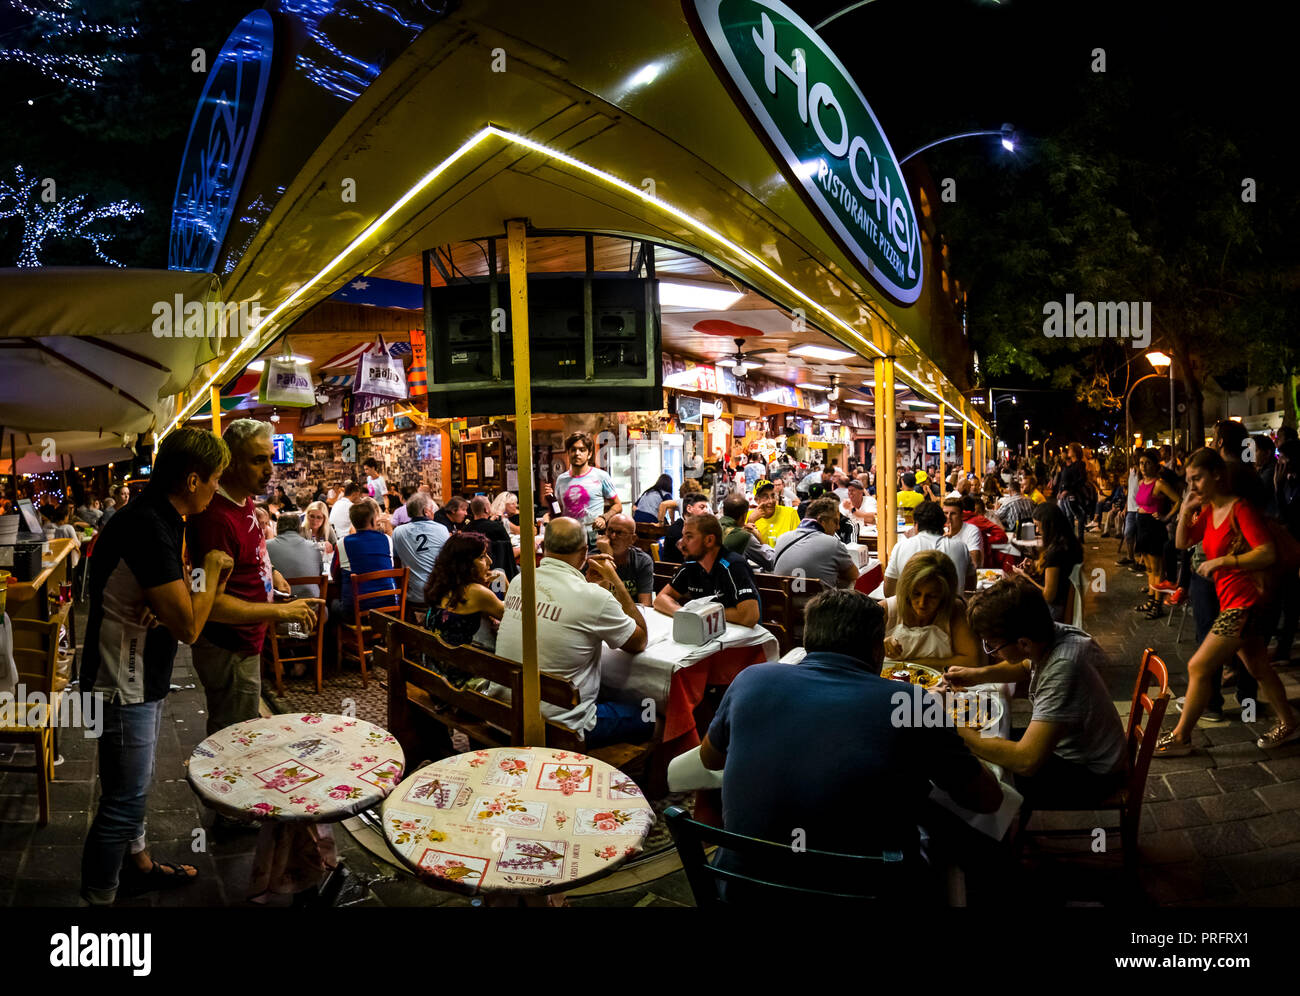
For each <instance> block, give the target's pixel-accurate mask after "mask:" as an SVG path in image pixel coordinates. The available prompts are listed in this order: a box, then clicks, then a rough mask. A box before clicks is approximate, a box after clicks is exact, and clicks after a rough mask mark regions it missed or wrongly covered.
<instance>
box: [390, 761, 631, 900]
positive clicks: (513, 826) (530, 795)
mask: <svg viewBox="0 0 1300 996" xmlns="http://www.w3.org/2000/svg"><path fill="white" fill-rule="evenodd" d="M383 819H384V836H385V837H386V838H387V840H388V846H389V847H390V848H392V849H393V851H394V852H396V854H397V855H398V857H400V858H401V859H402V862H403V863H404V864H406V865H407V866H408V867H410V868H411V870H412V871H414V872H415V873H416V874H417V875H418V876H420V877H421V878H422V879H423V880H424V881H425V882H427V883H428V884H430V885H433V886H434V887H436V888H443V889H451V890H454V891H458V892H471V893H472V892H480V891H482V892H516V893H545V892H559V891H563V890H566V889H571V888H575V887H577V886H579V885H583V884H584V883H586V882H591V881H594V880H595V879H598V878H601V877H603V876H604V875H607V874H609V873H610V872H611V871H613V870H614V869H615V868H617V867H618V866H619V865H621V864H623V862H625V861H627V860H628V858H630V857H632V856H633V855H635V854H637V853H639V852H640V850H641V845H642V843H643V842H644V840H645V837H646V834H648V833H649V832H650V828H651V827H652V826H653V825H654V819H655V816H654V811H653V810H652V809H651V808H650V804H649V803H648V802H646V800H645V797H644V796H643V795H642V794H641V790H640V789H639V788H638V787H637V785H636V783H635V782H633V781H632V779H631V778H629V777H628V776H627V775H624V774H623V773H622V772H621V771H619V770H618V769H617V768H613V767H611V766H610V765H608V764H606V763H604V762H603V761H599V760H597V759H596V758H594V757H587V756H586V755H584V754H574V753H569V752H565V751H561V750H554V749H552V748H549V747H499V748H494V749H492V750H480V751H473V752H471V753H468V754H459V755H457V756H456V757H450V758H447V759H445V760H443V761H439V762H436V763H434V764H431V765H429V766H427V767H424V768H421V769H419V770H418V771H415V772H412V773H411V775H410V776H409V777H407V778H406V780H405V781H403V782H402V784H401V785H399V786H398V787H397V789H396V791H394V792H393V794H392V795H390V796H389V797H388V799H387V800H385V802H384V808H383Z"/></svg>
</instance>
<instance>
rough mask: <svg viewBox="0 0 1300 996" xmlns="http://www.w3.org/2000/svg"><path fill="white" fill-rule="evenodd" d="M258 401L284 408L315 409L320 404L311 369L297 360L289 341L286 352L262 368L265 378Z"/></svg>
mask: <svg viewBox="0 0 1300 996" xmlns="http://www.w3.org/2000/svg"><path fill="white" fill-rule="evenodd" d="M257 400H258V401H259V402H260V403H262V404H266V405H276V406H278V407H281V408H311V407H312V406H314V405H315V404H316V389H315V388H314V387H313V386H312V377H311V367H310V366H308V365H307V364H306V363H305V362H303V361H301V360H296V359H294V356H293V352H292V351H291V350H290V349H289V343H288V341H287V340H286V341H285V344H284V351H283V352H282V353H281V354H280V355H279V356H277V357H273V358H268V359H267V361H266V365H265V366H263V367H262V378H261V380H260V381H259V382H258V385H257Z"/></svg>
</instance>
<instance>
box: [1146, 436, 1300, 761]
mask: <svg viewBox="0 0 1300 996" xmlns="http://www.w3.org/2000/svg"><path fill="white" fill-rule="evenodd" d="M1186 473H1187V486H1188V492H1187V497H1186V499H1185V500H1184V501H1183V508H1182V514H1180V515H1179V517H1178V536H1177V540H1176V542H1177V545H1178V549H1180V550H1187V549H1189V548H1191V547H1193V546H1195V545H1196V544H1197V543H1198V542H1199V543H1202V544H1203V546H1204V548H1205V563H1203V564H1202V565H1201V566H1200V567H1199V568H1197V570H1198V572H1199V573H1200V574H1201V576H1202V577H1206V578H1210V579H1212V580H1213V581H1214V587H1215V591H1216V592H1217V593H1218V596H1219V615H1218V617H1217V618H1216V619H1215V620H1214V625H1213V626H1211V627H1210V632H1209V633H1207V634H1206V636H1205V641H1204V642H1203V643H1202V644H1201V645H1200V646H1199V647H1198V648H1197V650H1196V653H1195V654H1193V655H1192V659H1191V660H1190V661H1188V663H1187V675H1188V684H1187V698H1186V700H1185V702H1184V704H1183V714H1182V716H1181V717H1180V718H1179V720H1178V725H1177V726H1175V727H1174V728H1173V730H1171V731H1170V732H1169V733H1166V734H1165V735H1164V736H1163V737H1161V738H1160V740H1159V741H1158V742H1157V744H1156V750H1155V753H1156V756H1158V757H1178V756H1181V755H1183V754H1188V753H1191V750H1192V730H1193V729H1194V728H1195V726H1196V721H1197V720H1198V719H1200V717H1201V713H1202V712H1204V711H1205V707H1206V705H1207V703H1208V702H1209V698H1210V693H1211V688H1210V676H1211V675H1212V674H1214V673H1216V672H1217V671H1218V670H1219V668H1221V667H1223V665H1224V664H1227V663H1229V661H1231V660H1232V658H1233V657H1234V656H1235V657H1238V658H1240V660H1241V661H1242V663H1244V664H1245V665H1246V669H1247V670H1248V671H1250V673H1251V675H1252V676H1253V677H1254V678H1255V679H1256V680H1257V681H1258V682H1259V691H1260V695H1261V697H1262V698H1263V699H1264V701H1265V702H1267V703H1268V704H1269V705H1270V706H1272V708H1273V713H1274V715H1275V717H1276V719H1277V723H1276V725H1275V726H1274V727H1273V728H1272V729H1271V730H1269V731H1268V733H1266V734H1264V735H1263V736H1262V737H1260V738H1259V739H1258V740H1257V741H1256V742H1255V743H1256V745H1257V746H1258V747H1260V748H1262V749H1265V750H1267V749H1271V748H1273V747H1280V746H1282V744H1284V743H1288V742H1289V741H1291V740H1294V739H1296V737H1300V723H1298V722H1297V720H1296V714H1295V712H1294V711H1293V710H1292V708H1291V706H1290V704H1289V703H1288V702H1287V700H1286V692H1285V691H1284V690H1283V688H1282V682H1281V680H1280V679H1279V678H1278V676H1277V672H1276V671H1274V670H1273V668H1272V667H1271V666H1270V665H1269V661H1268V641H1269V638H1270V637H1271V636H1272V631H1273V624H1274V623H1275V622H1276V616H1277V613H1276V611H1274V610H1273V606H1271V605H1270V603H1269V596H1268V594H1267V592H1266V591H1265V589H1264V587H1263V586H1262V585H1261V580H1262V579H1263V574H1262V573H1261V572H1264V571H1267V570H1268V569H1269V568H1270V567H1272V566H1273V565H1274V563H1275V562H1276V559H1277V551H1276V550H1275V548H1274V544H1273V538H1272V535H1271V534H1270V533H1269V531H1268V527H1267V526H1266V525H1265V524H1264V517H1263V516H1262V515H1261V514H1260V512H1259V511H1257V510H1256V509H1255V508H1254V507H1252V506H1251V505H1249V504H1248V503H1247V502H1244V501H1241V500H1240V499H1239V498H1238V496H1236V495H1234V494H1232V493H1231V492H1230V491H1229V490H1228V487H1227V481H1228V475H1227V467H1226V465H1225V464H1224V462H1223V458H1222V457H1221V456H1219V454H1217V453H1215V452H1214V451H1213V450H1208V449H1203V450H1198V451H1197V452H1196V453H1194V454H1193V455H1192V458H1191V460H1189V461H1188V463H1187V471H1186Z"/></svg>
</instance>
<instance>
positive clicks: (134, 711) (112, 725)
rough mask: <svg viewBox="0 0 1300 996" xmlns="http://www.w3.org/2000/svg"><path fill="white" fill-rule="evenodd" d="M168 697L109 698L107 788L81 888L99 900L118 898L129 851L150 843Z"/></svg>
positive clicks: (104, 744) (103, 750) (103, 743)
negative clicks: (149, 816)
mask: <svg viewBox="0 0 1300 996" xmlns="http://www.w3.org/2000/svg"><path fill="white" fill-rule="evenodd" d="M163 701H164V700H162V699H159V700H158V701H157V702H140V703H137V704H135V705H112V704H109V703H105V704H104V732H103V734H102V735H101V736H100V738H99V786H100V790H101V793H102V794H101V795H100V798H99V809H98V810H97V811H96V812H95V820H94V822H93V823H91V825H90V833H89V834H87V836H86V846H85V850H83V851H82V855H81V889H82V892H83V894H84V895H85V897H86V899H87V900H88V901H89V902H90V903H92V904H94V905H109V904H111V903H112V902H113V900H114V899H116V897H117V883H118V872H119V871H120V870H121V868H122V863H123V861H125V859H126V855H127V851H128V850H129V851H130V853H132V854H139V853H140V852H141V851H143V850H144V849H145V847H146V846H147V845H146V843H145V809H146V807H147V805H148V801H149V786H150V784H151V783H152V782H153V773H154V750H155V748H156V747H157V746H158V732H159V730H160V729H161V727H162V714H163Z"/></svg>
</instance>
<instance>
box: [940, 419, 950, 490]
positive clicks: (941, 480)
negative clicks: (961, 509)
mask: <svg viewBox="0 0 1300 996" xmlns="http://www.w3.org/2000/svg"><path fill="white" fill-rule="evenodd" d="M947 411H948V409H947V407H946V406H945V405H944V403H943V402H942V401H941V402H939V482H938V483H939V497H940V498H942V497H943V496H944V495H946V494H947V493H948V485H947V484H945V483H944V482H945V481H947V479H948V478H947V476H946V475H945V474H944V465H943V440H944V433H943V420H944V418H945V413H946V412H947Z"/></svg>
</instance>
